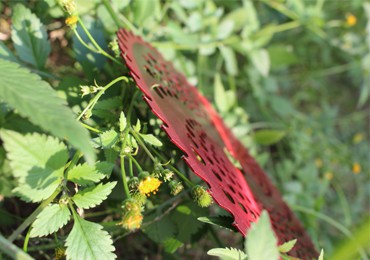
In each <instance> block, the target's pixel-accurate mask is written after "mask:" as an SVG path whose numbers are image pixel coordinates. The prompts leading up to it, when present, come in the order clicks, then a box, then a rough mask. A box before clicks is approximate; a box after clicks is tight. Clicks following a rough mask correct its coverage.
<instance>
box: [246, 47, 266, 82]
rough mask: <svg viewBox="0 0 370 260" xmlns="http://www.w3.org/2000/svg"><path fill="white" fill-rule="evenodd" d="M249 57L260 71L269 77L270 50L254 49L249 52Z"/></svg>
mask: <svg viewBox="0 0 370 260" xmlns="http://www.w3.org/2000/svg"><path fill="white" fill-rule="evenodd" d="M249 57H250V58H251V60H252V63H253V65H254V66H255V67H256V69H257V70H258V71H259V73H261V75H262V76H264V77H267V76H268V74H269V71H270V57H269V54H268V52H267V51H266V50H265V49H258V50H253V51H252V52H251V53H250V54H249Z"/></svg>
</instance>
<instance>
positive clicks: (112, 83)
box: [77, 76, 129, 121]
mask: <svg viewBox="0 0 370 260" xmlns="http://www.w3.org/2000/svg"><path fill="white" fill-rule="evenodd" d="M121 80H124V81H126V82H127V83H128V82H129V79H128V78H127V77H125V76H121V77H118V78H116V79H115V80H113V81H111V82H110V83H109V84H107V85H106V86H105V87H104V88H102V89H101V90H100V91H99V92H98V93H97V94H96V96H95V97H94V98H93V99H91V100H90V102H89V104H88V105H87V106H86V107H85V109H84V110H83V111H82V112H81V114H80V115H79V116H78V117H77V121H78V120H80V119H81V118H82V117H83V115H84V114H86V112H87V111H89V110H92V109H93V108H94V106H95V104H96V103H97V102H98V100H99V98H100V97H101V96H102V95H103V94H104V92H105V91H106V90H107V89H108V88H110V87H111V86H112V85H114V84H116V83H117V82H119V81H121Z"/></svg>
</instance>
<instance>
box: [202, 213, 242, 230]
mask: <svg viewBox="0 0 370 260" xmlns="http://www.w3.org/2000/svg"><path fill="white" fill-rule="evenodd" d="M198 220H199V221H201V222H204V223H207V224H211V225H215V226H218V227H222V228H227V229H229V230H232V231H235V232H237V231H238V229H237V228H236V227H234V226H233V225H232V223H233V222H234V218H233V217H231V216H217V217H200V218H198Z"/></svg>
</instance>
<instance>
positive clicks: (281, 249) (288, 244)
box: [279, 239, 297, 253]
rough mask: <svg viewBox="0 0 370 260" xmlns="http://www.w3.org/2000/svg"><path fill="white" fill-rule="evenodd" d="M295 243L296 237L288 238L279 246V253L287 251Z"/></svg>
mask: <svg viewBox="0 0 370 260" xmlns="http://www.w3.org/2000/svg"><path fill="white" fill-rule="evenodd" d="M296 243H297V239H293V240H290V241H288V242H285V243H284V244H282V245H280V246H279V252H280V253H288V252H289V251H290V250H292V248H293V247H294V245H295V244H296Z"/></svg>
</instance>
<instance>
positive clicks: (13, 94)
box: [0, 59, 95, 163]
mask: <svg viewBox="0 0 370 260" xmlns="http://www.w3.org/2000/svg"><path fill="white" fill-rule="evenodd" d="M35 86H37V87H35ZM0 99H2V100H3V101H5V102H6V103H7V104H9V105H10V106H11V107H13V108H14V109H16V110H17V112H18V113H19V114H21V115H22V116H25V117H27V118H28V119H29V120H30V121H31V122H32V123H34V124H35V125H37V126H40V127H41V128H42V129H44V130H46V131H50V132H51V133H52V134H53V135H55V136H56V137H59V138H65V139H66V140H67V141H68V142H69V143H70V144H71V145H72V146H73V147H74V148H76V149H78V150H81V152H83V153H84V154H85V158H86V160H87V161H88V162H91V163H92V162H93V161H94V160H95V153H94V150H93V148H92V147H91V145H90V137H89V133H88V132H87V130H86V129H84V128H83V127H82V126H81V125H80V124H79V123H78V122H77V121H76V120H75V115H74V114H73V112H72V111H71V110H70V109H69V108H67V107H66V104H65V102H64V101H63V100H62V99H60V98H59V97H58V95H57V93H56V91H54V90H53V89H52V88H51V87H50V85H49V84H48V83H47V82H45V81H42V80H41V79H40V77H39V76H38V75H36V74H32V73H30V72H29V71H28V70H27V69H24V68H20V67H19V65H17V64H16V63H13V62H9V61H6V60H3V59H0Z"/></svg>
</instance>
